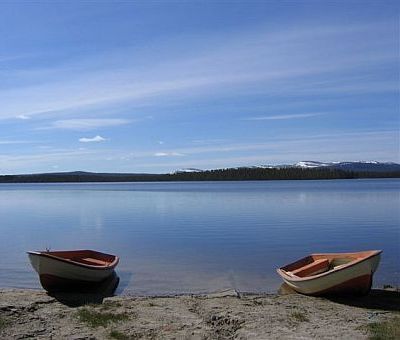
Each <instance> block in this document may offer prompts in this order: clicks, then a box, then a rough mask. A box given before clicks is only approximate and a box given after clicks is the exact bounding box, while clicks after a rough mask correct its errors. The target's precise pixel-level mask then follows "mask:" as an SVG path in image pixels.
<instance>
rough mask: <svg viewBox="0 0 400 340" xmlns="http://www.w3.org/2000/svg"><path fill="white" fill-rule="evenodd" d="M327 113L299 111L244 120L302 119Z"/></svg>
mask: <svg viewBox="0 0 400 340" xmlns="http://www.w3.org/2000/svg"><path fill="white" fill-rule="evenodd" d="M323 114H325V113H299V114H289V115H274V116H258V117H249V118H244V120H287V119H301V118H309V117H316V116H321V115H323Z"/></svg>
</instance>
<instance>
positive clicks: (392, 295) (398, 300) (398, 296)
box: [278, 283, 400, 311]
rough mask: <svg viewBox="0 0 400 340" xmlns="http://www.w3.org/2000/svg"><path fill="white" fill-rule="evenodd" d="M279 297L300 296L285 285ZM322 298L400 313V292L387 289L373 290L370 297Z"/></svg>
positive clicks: (331, 296) (349, 295)
mask: <svg viewBox="0 0 400 340" xmlns="http://www.w3.org/2000/svg"><path fill="white" fill-rule="evenodd" d="M278 294H279V295H289V294H298V293H297V292H296V291H295V290H293V289H292V288H290V287H289V286H288V285H287V284H286V283H283V284H282V285H281V286H280V287H279V290H278ZM320 297H321V298H324V299H327V300H329V301H332V302H335V303H340V304H342V305H347V306H353V307H360V308H366V309H377V310H385V311H400V291H398V290H387V289H371V291H370V292H369V294H368V295H364V296H360V295H352V294H343V295H322V296H320Z"/></svg>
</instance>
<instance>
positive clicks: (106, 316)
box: [77, 308, 128, 327]
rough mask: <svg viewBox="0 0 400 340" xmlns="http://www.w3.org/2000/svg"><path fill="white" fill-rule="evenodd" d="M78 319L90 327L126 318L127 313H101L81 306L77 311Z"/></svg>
mask: <svg viewBox="0 0 400 340" xmlns="http://www.w3.org/2000/svg"><path fill="white" fill-rule="evenodd" d="M77 316H78V319H79V320H80V321H81V322H84V323H86V324H88V325H89V326H90V327H99V326H103V327H106V326H107V325H108V324H109V323H111V322H118V321H123V320H127V319H128V315H127V314H125V313H121V314H113V313H101V312H96V311H94V310H89V309H87V308H82V309H80V310H79V311H78V312H77Z"/></svg>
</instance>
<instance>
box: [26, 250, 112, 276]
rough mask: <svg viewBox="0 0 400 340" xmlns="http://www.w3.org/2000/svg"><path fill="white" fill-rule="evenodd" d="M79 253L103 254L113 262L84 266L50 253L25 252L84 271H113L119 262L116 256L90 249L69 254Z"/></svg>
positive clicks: (84, 264)
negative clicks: (83, 269) (81, 268)
mask: <svg viewBox="0 0 400 340" xmlns="http://www.w3.org/2000/svg"><path fill="white" fill-rule="evenodd" d="M64 251H65V252H68V250H64ZM79 251H82V252H85V251H90V252H93V253H97V254H103V255H108V256H112V257H114V260H113V261H112V262H111V263H110V264H108V265H107V266H95V265H90V264H86V263H80V262H76V261H73V260H69V259H65V258H62V257H59V256H56V255H52V254H51V252H50V253H46V252H42V251H27V254H29V255H35V256H43V257H47V258H50V259H52V260H56V261H61V262H64V263H68V264H71V265H74V266H78V267H83V268H86V269H93V270H100V271H103V270H109V269H114V268H115V267H116V266H117V264H118V262H119V257H118V256H116V255H112V254H107V253H102V252H99V251H96V250H90V249H82V250H71V252H79Z"/></svg>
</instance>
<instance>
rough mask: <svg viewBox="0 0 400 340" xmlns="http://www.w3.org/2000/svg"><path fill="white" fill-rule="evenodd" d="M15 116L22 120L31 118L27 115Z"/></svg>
mask: <svg viewBox="0 0 400 340" xmlns="http://www.w3.org/2000/svg"><path fill="white" fill-rule="evenodd" d="M16 118H18V119H22V120H27V119H31V117H29V116H27V115H18V116H17V117H16Z"/></svg>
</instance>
